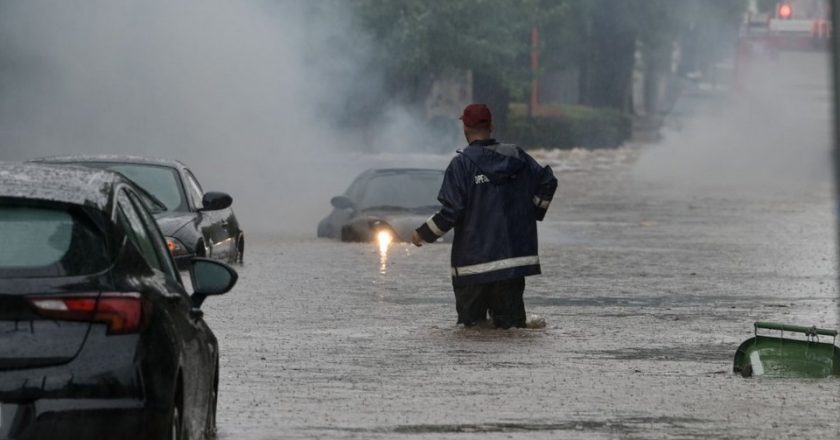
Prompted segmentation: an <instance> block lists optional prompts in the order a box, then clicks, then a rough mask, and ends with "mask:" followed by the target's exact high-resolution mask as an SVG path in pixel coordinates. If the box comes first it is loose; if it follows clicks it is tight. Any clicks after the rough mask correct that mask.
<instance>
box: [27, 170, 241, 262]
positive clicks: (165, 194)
mask: <svg viewBox="0 0 840 440" xmlns="http://www.w3.org/2000/svg"><path fill="white" fill-rule="evenodd" d="M37 162H42V163H58V164H71V165H81V166H87V167H93V168H103V169H108V170H111V171H116V172H118V173H120V174H123V175H124V176H126V177H128V178H129V179H131V180H132V181H134V183H136V184H137V185H138V186H139V187H140V188H142V189H143V190H145V191H146V192H147V193H148V194H150V195H151V196H152V198H153V199H154V200H155V201H156V203H155V205H156V206H155V207H153V208H152V214H153V215H154V216H155V219H157V222H158V225H159V226H160V229H161V231H163V235H164V236H165V237H166V244H167V247H168V248H169V250H170V251H171V252H172V255H173V256H174V257H175V262H176V264H177V265H178V267H179V268H182V269H183V268H185V267H186V265H187V263H188V262H189V261H190V258H192V257H194V256H197V257H208V258H214V259H219V260H223V261H227V262H239V263H241V262H242V261H243V259H244V255H245V233H244V232H243V231H242V228H240V226H239V222H238V221H237V220H236V216H235V215H234V213H233V210H232V209H231V208H230V205H231V204H232V203H233V199H232V198H231V197H230V196H229V195H228V194H225V193H222V192H206V193H205V192H204V190H202V189H201V185H200V184H199V183H198V179H196V178H195V175H194V174H193V173H192V171H190V170H189V169H188V168H187V167H186V166H185V165H184V164H182V163H181V162H178V161H175V160H163V159H148V158H142V157H131V156H105V155H103V156H67V157H49V158H45V159H39V160H38V161H37Z"/></svg>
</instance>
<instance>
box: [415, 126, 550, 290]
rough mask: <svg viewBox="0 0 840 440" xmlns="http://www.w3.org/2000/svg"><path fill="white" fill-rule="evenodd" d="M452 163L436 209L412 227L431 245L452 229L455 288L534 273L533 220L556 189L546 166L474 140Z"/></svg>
mask: <svg viewBox="0 0 840 440" xmlns="http://www.w3.org/2000/svg"><path fill="white" fill-rule="evenodd" d="M458 153H459V154H458V155H457V156H456V157H455V158H453V159H452V162H450V163H449V167H448V168H447V169H446V174H445V175H444V178H443V185H442V186H441V188H440V194H439V195H438V200H439V201H440V203H441V204H442V205H443V207H442V208H441V210H440V211H439V212H438V213H436V214H435V215H433V216H432V217H430V218H429V219H428V220H427V221H426V223H424V224H423V225H422V226H420V227H419V228H417V233H418V234H420V237H422V238H423V240H425V241H427V242H430V243H431V242H434V241H436V240H437V239H438V238H440V237H441V236H443V234H445V233H446V232H447V231H449V230H450V229H452V228H455V237H454V239H453V242H452V284H453V285H454V286H455V287H462V286H469V285H473V284H482V283H489V282H493V281H502V280H507V279H511V278H519V277H523V276H528V275H536V274H539V273H540V260H539V256H538V255H537V220H542V219H543V217H545V213H546V211H547V210H548V205H549V204H550V203H551V199H552V197H554V191H555V190H556V189H557V179H556V178H555V177H554V173H553V172H552V171H551V167H548V166H546V167H541V166H540V165H539V164H537V161H535V160H534V158H532V157H531V156H530V155H528V153H526V152H525V151H524V150H522V149H521V148H519V147H517V146H515V145H509V144H500V143H498V142H496V140H494V139H488V140H484V141H475V142H473V143H471V144H470V145H469V146H468V147H467V148H465V149H464V150H463V151H459V152H458Z"/></svg>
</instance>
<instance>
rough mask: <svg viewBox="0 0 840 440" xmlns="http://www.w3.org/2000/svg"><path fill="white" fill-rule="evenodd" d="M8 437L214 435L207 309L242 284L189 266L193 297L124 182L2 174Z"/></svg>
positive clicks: (3, 170)
mask: <svg viewBox="0 0 840 440" xmlns="http://www.w3.org/2000/svg"><path fill="white" fill-rule="evenodd" d="M0 236H2V237H3V246H2V248H0V438H2V439H20V440H23V439H41V438H80V439H105V438H119V439H123V440H127V439H163V438H166V439H173V438H174V439H184V438H192V439H198V438H205V437H209V436H211V435H212V433H213V432H214V431H215V413H216V395H217V389H218V388H217V385H218V379H219V372H218V371H219V370H218V366H219V353H218V345H217V343H216V338H215V336H214V335H213V333H212V332H211V331H210V329H209V328H208V326H207V324H206V323H205V321H204V319H203V318H202V313H201V310H200V308H199V307H200V306H201V304H202V302H203V300H204V299H205V298H206V297H207V296H208V295H215V294H222V293H225V292H227V291H228V290H229V289H230V288H231V287H233V285H234V284H235V282H236V278H237V275H236V272H234V271H233V269H231V268H230V267H228V266H226V265H225V264H223V263H221V262H217V261H214V260H208V259H204V258H196V259H194V260H193V261H191V262H190V264H191V269H190V275H191V278H192V286H193V288H194V290H195V293H193V294H192V296H190V295H188V294H187V292H186V290H185V289H184V287H183V285H182V282H181V278H180V274H179V272H178V271H177V270H176V269H175V264H174V261H173V260H172V257H171V255H170V253H169V252H168V251H167V248H166V243H165V242H164V239H163V236H162V235H161V233H160V230H159V228H158V226H157V225H156V222H155V221H154V219H153V218H152V216H151V215H150V214H149V212H148V211H147V208H146V202H144V201H143V197H142V196H141V195H140V191H139V190H138V189H137V187H135V186H134V184H133V183H132V182H130V181H129V180H127V179H125V178H124V177H123V176H121V175H119V174H116V173H112V172H108V171H103V170H90V169H85V168H75V167H58V166H54V165H40V164H8V163H6V164H4V163H0Z"/></svg>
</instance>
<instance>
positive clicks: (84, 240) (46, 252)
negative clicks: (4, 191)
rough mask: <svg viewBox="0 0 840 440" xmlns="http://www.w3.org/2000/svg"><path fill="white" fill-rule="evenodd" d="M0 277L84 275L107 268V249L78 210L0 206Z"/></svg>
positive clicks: (90, 223) (99, 235) (88, 220)
mask: <svg viewBox="0 0 840 440" xmlns="http://www.w3.org/2000/svg"><path fill="white" fill-rule="evenodd" d="M0 237H3V245H2V247H0V278H29V277H66V276H78V275H88V274H92V273H96V272H99V271H101V270H103V269H105V268H106V267H107V266H108V261H109V259H108V255H107V250H106V249H107V247H106V246H105V242H104V240H103V238H102V235H101V234H100V233H99V232H98V230H97V229H96V227H95V226H94V225H93V223H92V222H91V221H90V219H89V218H88V217H87V216H86V215H85V214H84V213H83V212H82V211H81V210H80V209H70V208H64V207H56V208H51V207H41V206H25V205H8V204H0Z"/></svg>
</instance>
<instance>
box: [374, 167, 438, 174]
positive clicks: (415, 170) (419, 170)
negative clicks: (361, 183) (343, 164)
mask: <svg viewBox="0 0 840 440" xmlns="http://www.w3.org/2000/svg"><path fill="white" fill-rule="evenodd" d="M367 172H368V173H373V174H398V173H406V174H408V173H443V170H438V169H435V168H374V169H371V170H367Z"/></svg>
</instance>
